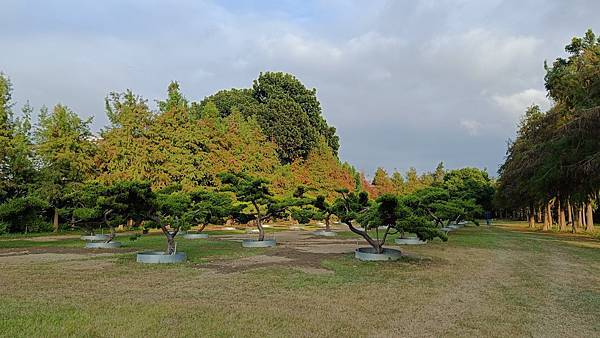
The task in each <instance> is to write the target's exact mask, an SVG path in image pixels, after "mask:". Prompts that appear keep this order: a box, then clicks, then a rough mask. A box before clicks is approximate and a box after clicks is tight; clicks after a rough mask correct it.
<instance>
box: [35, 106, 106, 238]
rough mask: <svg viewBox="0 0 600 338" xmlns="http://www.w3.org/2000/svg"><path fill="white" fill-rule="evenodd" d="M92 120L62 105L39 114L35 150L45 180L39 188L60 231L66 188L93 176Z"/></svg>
mask: <svg viewBox="0 0 600 338" xmlns="http://www.w3.org/2000/svg"><path fill="white" fill-rule="evenodd" d="M91 121H92V119H91V118H90V119H87V120H82V119H81V118H80V117H79V116H78V115H77V114H75V113H74V112H72V111H71V110H70V109H69V108H67V107H66V106H63V105H60V104H59V105H56V106H55V107H54V109H53V110H52V112H51V113H50V114H48V112H47V111H46V110H45V109H44V110H42V112H41V113H40V116H39V122H38V127H37V129H36V130H35V141H36V148H35V151H36V154H37V155H38V156H39V158H40V160H41V163H42V179H43V181H42V186H41V187H40V189H39V191H40V194H42V195H43V196H45V198H46V200H47V201H48V203H49V205H50V206H51V207H52V208H53V209H54V217H53V225H54V230H55V231H58V225H59V212H58V210H59V208H60V207H61V204H62V201H61V199H62V197H63V195H64V192H65V189H66V187H67V186H68V185H71V184H79V183H82V182H84V181H85V180H87V179H89V178H92V177H93V175H94V171H95V163H94V156H95V153H96V145H95V144H94V142H93V141H92V133H91V131H90V124H91Z"/></svg>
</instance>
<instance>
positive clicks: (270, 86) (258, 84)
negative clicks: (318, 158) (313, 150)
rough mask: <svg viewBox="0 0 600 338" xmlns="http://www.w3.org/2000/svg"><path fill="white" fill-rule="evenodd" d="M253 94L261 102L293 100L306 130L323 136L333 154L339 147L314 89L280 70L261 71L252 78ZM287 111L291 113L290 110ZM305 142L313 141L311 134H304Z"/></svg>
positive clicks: (333, 129) (335, 153)
mask: <svg viewBox="0 0 600 338" xmlns="http://www.w3.org/2000/svg"><path fill="white" fill-rule="evenodd" d="M252 89H253V96H254V97H255V98H256V100H257V101H258V102H260V103H263V104H265V103H266V104H268V103H269V102H270V101H272V100H285V101H292V102H295V103H296V104H298V105H299V106H300V112H301V113H302V114H303V115H305V116H306V117H307V119H308V122H309V124H310V127H312V129H307V132H309V131H314V132H315V133H316V135H321V136H322V137H324V138H325V141H326V143H327V145H329V147H330V148H331V150H332V151H333V153H334V155H337V152H338V148H339V137H338V136H336V134H335V133H336V131H335V128H333V127H330V126H328V125H327V122H326V121H325V119H324V118H323V116H322V114H321V104H320V103H319V100H318V99H317V95H316V94H317V91H316V89H314V88H313V89H307V88H306V87H305V86H304V85H303V84H302V83H301V82H300V81H299V80H298V79H297V78H296V77H294V76H293V75H291V74H286V73H282V72H266V73H261V74H260V75H259V77H258V79H256V80H254V85H253V87H252ZM289 113H292V112H291V111H290V112H289ZM304 137H305V142H304V143H305V144H311V143H313V142H314V141H313V137H314V136H313V135H311V134H309V133H307V134H306V135H304Z"/></svg>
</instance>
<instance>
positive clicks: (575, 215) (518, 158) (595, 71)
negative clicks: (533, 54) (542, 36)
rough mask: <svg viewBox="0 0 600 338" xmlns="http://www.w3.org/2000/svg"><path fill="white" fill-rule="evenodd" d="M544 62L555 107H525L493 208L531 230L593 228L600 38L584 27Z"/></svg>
mask: <svg viewBox="0 0 600 338" xmlns="http://www.w3.org/2000/svg"><path fill="white" fill-rule="evenodd" d="M565 50H566V52H567V53H568V57H567V58H557V59H556V60H555V61H554V62H553V63H552V65H545V69H546V76H545V86H546V89H547V92H548V97H550V98H551V99H552V100H553V101H554V105H553V106H552V108H550V109H549V110H548V111H546V112H544V111H541V110H540V108H539V107H538V106H532V107H530V108H528V109H527V111H526V113H525V116H524V117H523V119H522V120H521V123H520V125H519V129H518V131H517V137H516V139H515V140H514V141H511V142H510V143H509V146H508V150H507V156H506V160H505V162H504V164H503V165H502V166H501V168H500V170H499V174H500V177H499V181H498V195H497V202H498V205H499V206H501V207H503V208H505V209H508V210H511V211H512V212H513V213H517V214H520V215H524V216H526V217H527V218H528V219H529V225H530V226H531V227H533V226H535V223H536V221H538V222H542V223H543V229H545V230H547V229H550V228H551V227H552V226H553V225H554V224H556V225H558V228H559V229H560V230H566V229H567V228H570V229H571V231H573V232H575V231H577V228H578V227H584V228H585V229H586V230H588V231H592V230H593V228H594V217H593V214H594V210H595V209H597V206H598V193H599V191H600V128H599V127H600V38H598V37H596V35H595V34H594V33H593V32H592V31H591V30H588V31H587V32H586V33H585V35H584V36H583V37H575V38H573V39H572V41H571V43H570V44H568V45H567V46H566V47H565Z"/></svg>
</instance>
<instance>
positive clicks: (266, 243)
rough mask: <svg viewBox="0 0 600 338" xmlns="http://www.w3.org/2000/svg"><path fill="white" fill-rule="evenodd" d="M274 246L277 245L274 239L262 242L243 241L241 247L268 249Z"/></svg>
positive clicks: (254, 240) (253, 240)
mask: <svg viewBox="0 0 600 338" xmlns="http://www.w3.org/2000/svg"><path fill="white" fill-rule="evenodd" d="M275 245H277V242H276V241H275V240H274V239H265V240H264V241H259V240H256V239H245V240H243V241H242V246H243V247H244V248H270V247H274V246H275Z"/></svg>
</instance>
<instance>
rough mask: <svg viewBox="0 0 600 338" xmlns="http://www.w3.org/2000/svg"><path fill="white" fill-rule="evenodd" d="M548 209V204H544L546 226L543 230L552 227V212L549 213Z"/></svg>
mask: <svg viewBox="0 0 600 338" xmlns="http://www.w3.org/2000/svg"><path fill="white" fill-rule="evenodd" d="M548 209H549V208H548V204H546V205H544V226H543V227H542V230H544V231H547V230H548V229H550V223H551V222H552V221H551V220H550V214H549V213H548Z"/></svg>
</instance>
